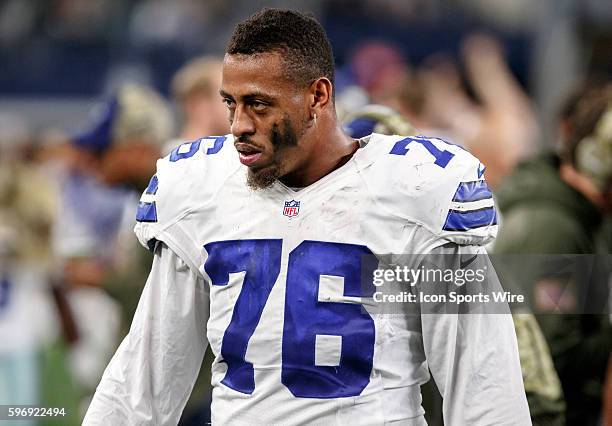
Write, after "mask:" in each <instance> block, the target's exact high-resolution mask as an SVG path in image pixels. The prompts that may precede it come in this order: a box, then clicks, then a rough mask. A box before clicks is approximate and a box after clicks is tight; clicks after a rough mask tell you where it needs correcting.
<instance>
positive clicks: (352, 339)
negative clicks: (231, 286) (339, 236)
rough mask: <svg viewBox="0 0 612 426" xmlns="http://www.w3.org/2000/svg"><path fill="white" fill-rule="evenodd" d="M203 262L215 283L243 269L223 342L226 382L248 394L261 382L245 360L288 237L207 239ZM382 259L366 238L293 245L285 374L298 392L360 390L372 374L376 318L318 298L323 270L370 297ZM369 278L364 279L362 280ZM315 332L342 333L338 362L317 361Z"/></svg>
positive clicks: (316, 394) (348, 290) (324, 394)
mask: <svg viewBox="0 0 612 426" xmlns="http://www.w3.org/2000/svg"><path fill="white" fill-rule="evenodd" d="M204 248H205V249H206V251H207V253H208V259H207V260H206V262H205V264H204V269H205V271H206V273H207V274H208V276H209V277H210V279H211V281H212V284H213V285H227V283H228V281H229V274H231V273H236V272H245V275H244V281H243V283H242V289H241V291H240V295H239V296H238V299H237V300H236V304H235V306H234V311H233V314H232V319H231V321H230V323H229V326H228V327H227V329H226V330H225V333H224V335H223V340H222V343H221V357H222V358H223V361H224V362H226V363H227V373H226V374H225V377H224V378H223V380H222V381H221V383H223V384H224V385H226V386H228V387H230V388H232V389H234V390H236V391H238V392H242V393H245V394H251V393H253V391H254V390H255V378H254V370H253V364H251V363H250V362H248V361H246V360H245V355H246V351H247V346H248V343H249V339H250V338H251V336H252V335H253V333H254V332H255V328H256V327H257V324H258V323H259V320H260V318H261V314H262V311H263V309H264V306H265V305H266V302H267V300H268V296H269V295H270V292H271V291H272V287H273V286H274V283H275V282H276V279H277V278H278V275H279V273H280V262H281V253H282V240H280V239H260V240H231V241H218V242H213V243H209V244H206V245H205V246H204ZM376 267H377V261H376V259H375V257H374V256H373V255H372V252H371V251H370V250H369V249H368V248H367V247H365V246H361V245H354V244H341V243H330V242H322V241H308V240H307V241H303V242H302V243H301V244H300V245H298V246H297V247H296V248H295V249H294V250H292V251H291V253H289V263H288V266H287V286H286V294H285V312H284V316H285V320H284V327H283V342H282V372H281V381H282V383H283V384H284V385H285V386H286V387H287V388H288V389H289V390H290V391H291V393H292V394H293V395H294V396H297V397H302V398H339V397H348V396H357V395H359V394H360V393H361V391H363V389H364V388H365V387H366V386H367V384H368V383H369V381H370V373H371V371H372V360H373V356H374V338H375V331H374V321H373V320H372V317H371V316H370V315H369V314H368V313H367V312H365V311H364V310H363V309H362V307H361V306H360V305H359V304H356V303H343V302H327V301H319V300H318V291H319V278H320V276H321V275H329V276H336V277H342V278H343V279H344V296H353V297H372V295H373V293H374V285H373V284H372V283H371V282H366V283H362V280H361V278H360V277H361V276H362V275H361V274H364V275H363V276H365V277H371V276H372V275H373V273H374V269H376ZM362 284H363V285H362ZM317 335H325V336H340V337H341V354H340V361H339V365H337V366H327V365H315V341H316V337H317Z"/></svg>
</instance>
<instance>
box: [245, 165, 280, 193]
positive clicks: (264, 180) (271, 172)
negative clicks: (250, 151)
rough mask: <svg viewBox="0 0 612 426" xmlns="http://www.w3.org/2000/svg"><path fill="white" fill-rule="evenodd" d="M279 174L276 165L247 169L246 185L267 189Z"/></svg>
mask: <svg viewBox="0 0 612 426" xmlns="http://www.w3.org/2000/svg"><path fill="white" fill-rule="evenodd" d="M280 176H281V173H280V169H279V168H278V166H276V165H273V166H269V167H263V168H260V169H258V170H253V169H249V172H248V175H247V185H248V186H249V188H251V189H254V190H260V189H268V188H270V187H271V186H272V185H274V182H276V180H277V179H278V178H279V177H280Z"/></svg>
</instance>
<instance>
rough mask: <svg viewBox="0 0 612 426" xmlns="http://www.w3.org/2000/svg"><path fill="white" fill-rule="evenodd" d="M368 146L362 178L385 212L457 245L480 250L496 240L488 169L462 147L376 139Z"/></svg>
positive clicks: (419, 139)
mask: <svg viewBox="0 0 612 426" xmlns="http://www.w3.org/2000/svg"><path fill="white" fill-rule="evenodd" d="M370 144H373V145H374V146H372V147H371V148H372V149H373V152H374V153H373V157H374V158H373V159H372V161H371V164H370V165H369V166H368V167H367V169H366V170H364V175H365V176H366V180H367V181H368V183H369V184H371V185H370V190H371V192H372V193H373V195H374V197H375V198H377V200H378V201H379V202H380V203H381V204H382V205H383V207H384V208H385V209H386V210H388V211H390V212H391V213H393V214H395V215H397V216H400V217H403V218H405V219H406V220H407V221H411V222H416V223H418V224H421V225H423V226H424V227H426V228H427V229H428V230H429V231H430V232H431V233H433V234H434V235H435V236H436V237H437V238H440V239H444V240H448V241H452V242H456V243H458V244H478V245H481V244H486V243H487V242H489V241H491V240H492V239H493V238H494V237H495V235H496V233H497V213H496V210H495V205H494V200H493V195H492V193H491V190H490V189H489V187H488V185H487V183H486V181H485V180H484V177H483V176H484V170H485V167H484V165H483V164H482V163H480V161H479V160H478V159H477V158H476V157H474V156H473V155H472V154H470V153H469V152H468V151H466V150H465V149H464V148H462V147H460V146H458V145H454V144H452V143H449V142H446V141H444V140H442V139H438V138H429V137H425V136H411V137H403V136H382V135H375V134H374V135H373V137H372V138H371V140H370V142H369V144H368V145H370ZM363 166H365V164H364V165H362V167H363Z"/></svg>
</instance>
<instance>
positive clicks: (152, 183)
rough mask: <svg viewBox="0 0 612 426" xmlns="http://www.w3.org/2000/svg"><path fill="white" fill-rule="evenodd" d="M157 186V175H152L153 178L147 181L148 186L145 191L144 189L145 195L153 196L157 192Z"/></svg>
mask: <svg viewBox="0 0 612 426" xmlns="http://www.w3.org/2000/svg"><path fill="white" fill-rule="evenodd" d="M158 186H159V180H158V179H157V175H153V177H152V178H151V180H150V181H149V186H147V189H145V194H155V193H156V192H157V187H158Z"/></svg>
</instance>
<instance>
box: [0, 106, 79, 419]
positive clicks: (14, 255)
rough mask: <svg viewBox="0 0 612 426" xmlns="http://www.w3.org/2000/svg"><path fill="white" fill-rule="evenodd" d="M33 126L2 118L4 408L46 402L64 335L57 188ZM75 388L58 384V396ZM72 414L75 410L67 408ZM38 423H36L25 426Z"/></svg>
mask: <svg viewBox="0 0 612 426" xmlns="http://www.w3.org/2000/svg"><path fill="white" fill-rule="evenodd" d="M35 154H36V148H35V146H34V143H33V139H32V137H31V133H30V129H29V128H28V125H27V123H26V122H25V121H24V120H23V119H22V118H21V117H19V116H15V115H4V114H2V115H0V404H2V405H16V404H24V405H25V404H33V405H41V404H42V403H43V402H44V401H45V395H44V393H45V392H44V388H45V375H44V371H45V370H44V356H42V357H41V353H42V352H43V349H44V348H45V347H46V346H47V345H48V344H49V343H50V341H51V340H53V339H54V338H55V337H56V335H57V328H56V327H54V324H56V321H57V317H56V312H55V307H54V306H53V303H52V299H51V297H50V293H49V291H48V289H49V276H50V275H51V272H52V271H51V270H52V259H51V251H50V244H49V233H50V228H51V223H52V220H53V217H54V213H55V208H56V205H55V200H56V193H55V188H54V185H53V184H52V183H51V182H49V181H48V177H47V176H46V175H45V173H44V171H43V170H42V168H41V167H40V165H39V164H38V163H37V161H36V156H35ZM67 385H68V384H64V385H62V384H59V386H58V387H57V389H58V390H61V389H65V387H66V386H67ZM65 408H66V410H70V408H71V406H70V405H67V406H65ZM18 423H20V424H24V425H30V424H35V422H34V421H32V420H22V421H20V422H18Z"/></svg>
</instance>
